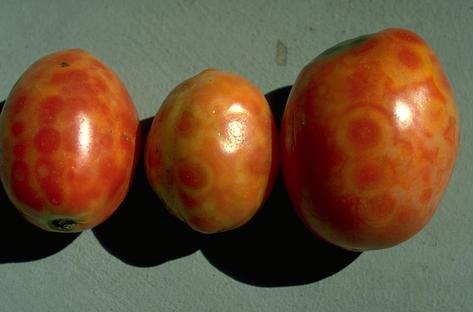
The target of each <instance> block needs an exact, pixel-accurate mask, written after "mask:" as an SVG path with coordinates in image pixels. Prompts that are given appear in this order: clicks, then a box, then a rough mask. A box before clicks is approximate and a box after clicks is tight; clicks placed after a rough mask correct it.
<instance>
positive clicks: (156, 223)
mask: <svg viewBox="0 0 473 312" xmlns="http://www.w3.org/2000/svg"><path fill="white" fill-rule="evenodd" d="M151 122H152V118H148V119H145V120H142V121H141V131H142V132H141V134H142V136H141V137H142V144H141V148H140V153H139V154H140V156H139V161H138V165H137V168H136V172H135V176H134V179H133V182H132V185H131V187H130V190H129V192H128V194H127V196H126V197H125V199H124V201H123V202H122V204H121V205H120V207H118V209H117V210H116V211H115V212H114V214H113V215H112V216H111V217H110V218H109V219H108V220H107V221H105V222H104V223H102V224H101V225H99V226H97V227H96V228H94V229H93V232H94V234H95V236H96V237H97V239H98V241H99V242H100V243H101V245H102V246H103V247H104V248H105V249H106V250H107V251H108V252H109V253H110V254H112V255H114V256H115V257H117V258H118V259H120V260H121V261H123V262H125V263H127V264H129V265H133V266H137V267H150V266H155V265H159V264H161V263H164V262H167V261H169V260H173V259H176V258H180V257H184V256H187V255H189V254H191V253H193V252H195V251H196V250H197V249H198V237H199V234H198V233H197V232H194V231H193V230H191V229H190V228H189V227H188V226H187V225H186V224H185V223H183V222H181V221H180V220H178V219H177V218H175V217H174V216H172V215H171V214H169V213H168V211H167V210H166V209H165V207H164V204H163V203H162V201H161V200H160V199H159V198H158V197H157V196H156V195H155V193H154V191H153V190H152V188H151V186H150V185H149V183H148V180H147V178H146V173H145V169H144V163H143V154H144V153H143V151H144V142H145V140H146V137H147V135H148V132H149V128H150V126H151Z"/></svg>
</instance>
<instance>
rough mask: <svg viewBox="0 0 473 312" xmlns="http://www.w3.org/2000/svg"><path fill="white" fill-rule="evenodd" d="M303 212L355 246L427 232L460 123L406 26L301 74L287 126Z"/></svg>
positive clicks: (309, 221)
mask: <svg viewBox="0 0 473 312" xmlns="http://www.w3.org/2000/svg"><path fill="white" fill-rule="evenodd" d="M281 142H282V143H281V147H282V149H281V150H282V156H281V157H282V168H283V174H284V178H285V182H286V185H287V189H288V192H289V195H290V197H291V201H292V203H293V206H294V208H295V210H296V211H297V213H298V215H299V216H300V218H301V219H302V221H303V222H304V223H305V224H306V225H307V227H308V228H309V229H310V230H311V231H312V232H314V233H315V234H316V235H317V236H319V237H321V238H322V239H324V240H327V241H329V242H331V243H333V244H335V245H338V246H340V247H343V248H345V249H350V250H369V249H379V248H386V247H391V246H394V245H396V244H399V243H400V242H402V241H405V240H407V239H408V238H410V237H412V236H413V235H414V234H415V233H417V232H418V231H420V230H421V229H422V228H423V227H424V226H425V225H426V224H427V222H428V221H429V220H430V219H431V217H432V215H433V214H434V212H435V210H436V207H437V205H438V203H439V201H440V199H441V196H442V194H443V192H444V190H445V188H446V186H447V183H448V181H449V179H450V176H451V174H452V170H453V168H454V163H455V159H456V155H457V149H458V144H459V120H458V112H457V108H456V104H455V100H454V97H453V94H452V90H451V87H450V85H449V82H448V80H447V77H446V75H445V73H444V71H443V70H442V68H441V65H440V62H439V60H438V58H437V56H436V54H435V53H434V51H433V50H432V48H431V47H430V46H429V45H428V44H427V43H426V42H425V40H423V39H422V38H421V37H420V36H418V35H417V34H415V33H414V32H412V31H409V30H406V29H387V30H384V31H381V32H378V33H375V34H372V35H367V36H361V37H358V38H355V39H352V40H348V41H345V42H342V43H341V44H339V45H336V46H334V47H333V48H331V49H329V50H327V51H325V52H324V53H322V54H321V55H319V56H318V57H317V58H315V59H314V60H313V61H312V62H311V63H309V64H308V65H307V66H306V67H305V68H304V69H303V70H302V71H301V73H300V74H299V76H298V78H297V80H296V82H295V84H294V86H293V88H292V90H291V93H290V95H289V98H288V101H287V106H286V109H285V112H284V116H283V122H282V130H281Z"/></svg>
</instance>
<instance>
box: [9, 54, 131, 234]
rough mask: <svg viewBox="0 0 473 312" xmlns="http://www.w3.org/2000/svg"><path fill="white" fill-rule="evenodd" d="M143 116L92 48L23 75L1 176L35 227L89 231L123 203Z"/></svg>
mask: <svg viewBox="0 0 473 312" xmlns="http://www.w3.org/2000/svg"><path fill="white" fill-rule="evenodd" d="M138 134H139V120H138V116H137V113H136V110H135V107H134V105H133V103H132V101H131V99H130V97H129V95H128V93H127V91H126V89H125V87H124V85H123V84H122V83H121V82H120V80H119V78H118V77H117V76H116V75H115V74H114V73H113V72H112V71H111V70H110V69H109V68H108V67H107V66H106V65H104V64H103V63H102V62H101V61H99V60H98V59H96V58H95V57H93V56H92V55H90V54H89V53H87V52H85V51H83V50H79V49H71V50H64V51H59V52H56V53H52V54H50V55H47V56H45V57H43V58H41V59H39V60H38V61H37V62H35V63H34V64H33V65H31V66H30V67H29V68H28V69H27V70H26V72H25V73H24V74H23V75H22V76H21V77H20V79H19V80H18V81H17V83H16V84H15V86H14V87H13V89H12V91H11V92H10V94H9V96H8V98H7V100H6V103H5V107H4V109H3V111H2V114H1V116H0V178H1V180H2V182H3V186H4V188H5V191H6V193H7V194H8V196H9V198H10V199H11V201H12V202H13V203H14V205H15V206H16V207H17V208H18V210H19V211H20V212H21V213H22V215H23V216H25V217H26V219H28V220H29V221H30V222H32V223H33V224H35V225H37V226H39V227H41V228H43V229H45V230H50V231H69V232H71V231H73V232H77V231H82V230H84V229H88V228H91V227H93V226H95V225H97V224H99V223H101V222H102V221H104V220H105V219H106V218H107V217H108V216H109V215H110V214H112V213H113V211H114V210H115V209H116V208H117V207H118V205H119V204H120V202H121V201H122V200H123V198H124V196H125V195H126V192H127V191H128V187H129V185H130V180H131V177H132V174H133V168H134V163H135V147H136V144H137V141H136V140H137V137H138Z"/></svg>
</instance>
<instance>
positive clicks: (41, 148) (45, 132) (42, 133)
mask: <svg viewBox="0 0 473 312" xmlns="http://www.w3.org/2000/svg"><path fill="white" fill-rule="evenodd" d="M33 144H34V147H35V148H36V150H37V151H38V152H40V153H42V154H49V153H52V152H54V151H55V150H57V149H58V147H59V145H60V135H59V132H58V131H57V130H55V129H52V128H42V129H40V130H39V131H38V132H37V133H36V135H35V137H34V139H33Z"/></svg>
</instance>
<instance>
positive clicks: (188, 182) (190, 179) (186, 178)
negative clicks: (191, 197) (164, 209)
mask: <svg viewBox="0 0 473 312" xmlns="http://www.w3.org/2000/svg"><path fill="white" fill-rule="evenodd" d="M177 175H178V178H179V182H180V183H182V185H184V186H187V187H189V188H193V189H199V188H202V187H203V186H205V184H206V183H207V176H206V174H205V171H204V169H203V168H202V166H200V165H197V164H191V163H187V162H185V163H182V164H181V165H180V166H179V167H178V170H177Z"/></svg>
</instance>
